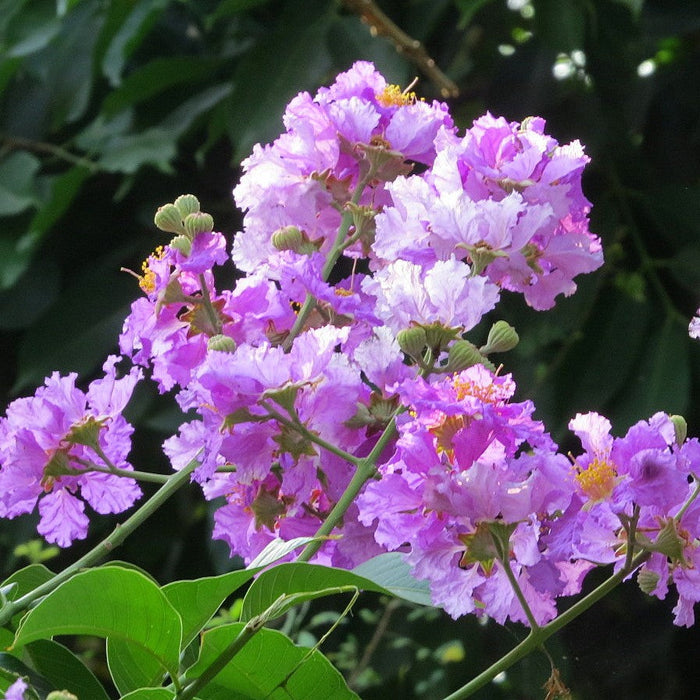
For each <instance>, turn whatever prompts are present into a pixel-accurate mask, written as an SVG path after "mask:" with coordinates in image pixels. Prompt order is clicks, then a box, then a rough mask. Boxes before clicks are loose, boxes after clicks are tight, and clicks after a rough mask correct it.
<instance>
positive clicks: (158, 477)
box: [76, 464, 170, 484]
mask: <svg viewBox="0 0 700 700" xmlns="http://www.w3.org/2000/svg"><path fill="white" fill-rule="evenodd" d="M90 471H93V472H100V473H102V474H114V476H123V477H126V478H129V479H136V481H147V482H149V483H152V484H167V483H168V481H169V480H170V477H169V476H168V475H167V474H154V473H152V472H140V471H136V470H135V469H133V470H131V471H130V470H129V469H119V467H100V466H99V465H97V464H95V465H93V466H91V467H90ZM76 473H79V474H83V473H84V472H76Z"/></svg>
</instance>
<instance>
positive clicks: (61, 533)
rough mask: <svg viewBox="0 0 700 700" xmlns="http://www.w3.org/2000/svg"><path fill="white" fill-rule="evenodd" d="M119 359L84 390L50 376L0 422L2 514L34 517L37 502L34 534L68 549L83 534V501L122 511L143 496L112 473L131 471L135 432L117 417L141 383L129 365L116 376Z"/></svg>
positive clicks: (112, 359) (72, 377)
mask: <svg viewBox="0 0 700 700" xmlns="http://www.w3.org/2000/svg"><path fill="white" fill-rule="evenodd" d="M117 359H118V358H116V357H110V358H109V359H108V360H107V362H106V363H105V365H104V372H105V376H104V377H103V378H101V379H96V380H95V381H93V382H92V383H91V384H90V386H89V388H88V390H87V392H84V391H82V390H80V389H79V388H78V387H76V385H75V381H76V379H77V375H75V374H70V375H68V376H67V377H61V376H59V375H58V374H57V373H54V374H52V375H51V376H50V377H48V378H47V379H46V382H45V384H44V386H42V387H40V388H39V389H38V390H37V392H36V394H35V395H34V396H32V397H28V398H21V399H16V400H15V401H13V402H12V403H11V404H10V405H9V406H8V408H7V415H6V416H5V417H3V418H0V460H1V461H0V464H2V469H0V517H4V518H14V517H16V516H17V515H21V514H23V513H31V512H32V511H33V510H34V507H35V506H36V505H37V502H38V505H39V515H40V520H39V526H38V530H39V533H40V534H42V535H43V536H44V537H45V538H46V539H47V540H48V541H49V542H55V543H56V544H58V545H60V546H61V547H67V546H68V545H70V544H71V543H72V542H73V540H76V539H82V538H84V537H85V536H86V535H87V528H88V523H89V520H88V516H87V515H86V514H85V503H88V504H89V505H90V506H91V507H92V508H93V510H95V511H96V512H97V513H120V512H121V511H123V510H126V509H127V508H130V507H131V506H132V505H133V503H134V502H135V501H136V500H137V499H138V498H139V497H140V496H141V489H140V488H139V487H138V484H137V483H136V482H135V481H134V480H133V479H130V478H124V476H123V475H118V474H116V473H110V471H111V470H114V469H116V470H126V471H129V470H131V469H132V467H131V465H130V464H129V463H128V462H127V457H128V454H129V451H130V449H131V434H132V432H133V428H132V427H131V426H130V425H129V424H128V423H127V422H126V420H125V419H124V417H123V416H122V415H121V412H122V411H123V410H124V407H125V406H126V404H127V403H128V401H129V398H130V397H131V393H132V391H133V389H134V386H135V385H136V383H137V382H138V381H139V379H140V378H141V371H140V370H138V369H136V368H134V369H132V370H131V371H130V372H129V373H128V374H127V375H126V376H124V377H122V378H121V379H117V378H116V367H115V365H116V363H117ZM78 495H79V496H80V498H79V497H78Z"/></svg>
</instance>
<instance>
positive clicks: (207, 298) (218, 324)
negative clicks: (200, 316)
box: [199, 273, 221, 333]
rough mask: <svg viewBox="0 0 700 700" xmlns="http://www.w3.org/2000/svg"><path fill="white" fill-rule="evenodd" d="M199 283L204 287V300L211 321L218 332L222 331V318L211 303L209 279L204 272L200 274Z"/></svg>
mask: <svg viewBox="0 0 700 700" xmlns="http://www.w3.org/2000/svg"><path fill="white" fill-rule="evenodd" d="M199 285H200V287H201V289H202V302H203V305H204V309H205V311H206V313H207V316H208V317H209V321H210V322H211V324H212V327H213V328H214V330H215V331H216V333H221V318H219V314H218V313H217V311H216V309H215V308H214V306H213V305H212V303H211V296H210V295H209V287H207V280H206V279H205V277H204V274H203V273H202V274H200V275H199Z"/></svg>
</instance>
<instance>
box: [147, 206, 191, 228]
mask: <svg viewBox="0 0 700 700" xmlns="http://www.w3.org/2000/svg"><path fill="white" fill-rule="evenodd" d="M153 221H154V223H155V225H156V226H157V227H158V228H159V229H160V230H161V231H167V232H168V233H184V232H185V228H184V226H183V225H182V214H180V211H179V210H178V208H177V207H176V206H175V205H174V204H164V205H163V206H162V207H158V211H157V212H156V215H155V217H153Z"/></svg>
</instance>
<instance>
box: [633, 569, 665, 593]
mask: <svg viewBox="0 0 700 700" xmlns="http://www.w3.org/2000/svg"><path fill="white" fill-rule="evenodd" d="M660 578H661V577H660V576H659V574H657V573H656V571H651V569H642V570H641V571H640V572H639V573H638V574H637V583H638V584H639V588H640V589H641V591H642V593H646V594H647V595H651V594H652V593H653V592H654V591H655V590H656V587H657V586H658V585H659V580H660Z"/></svg>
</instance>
